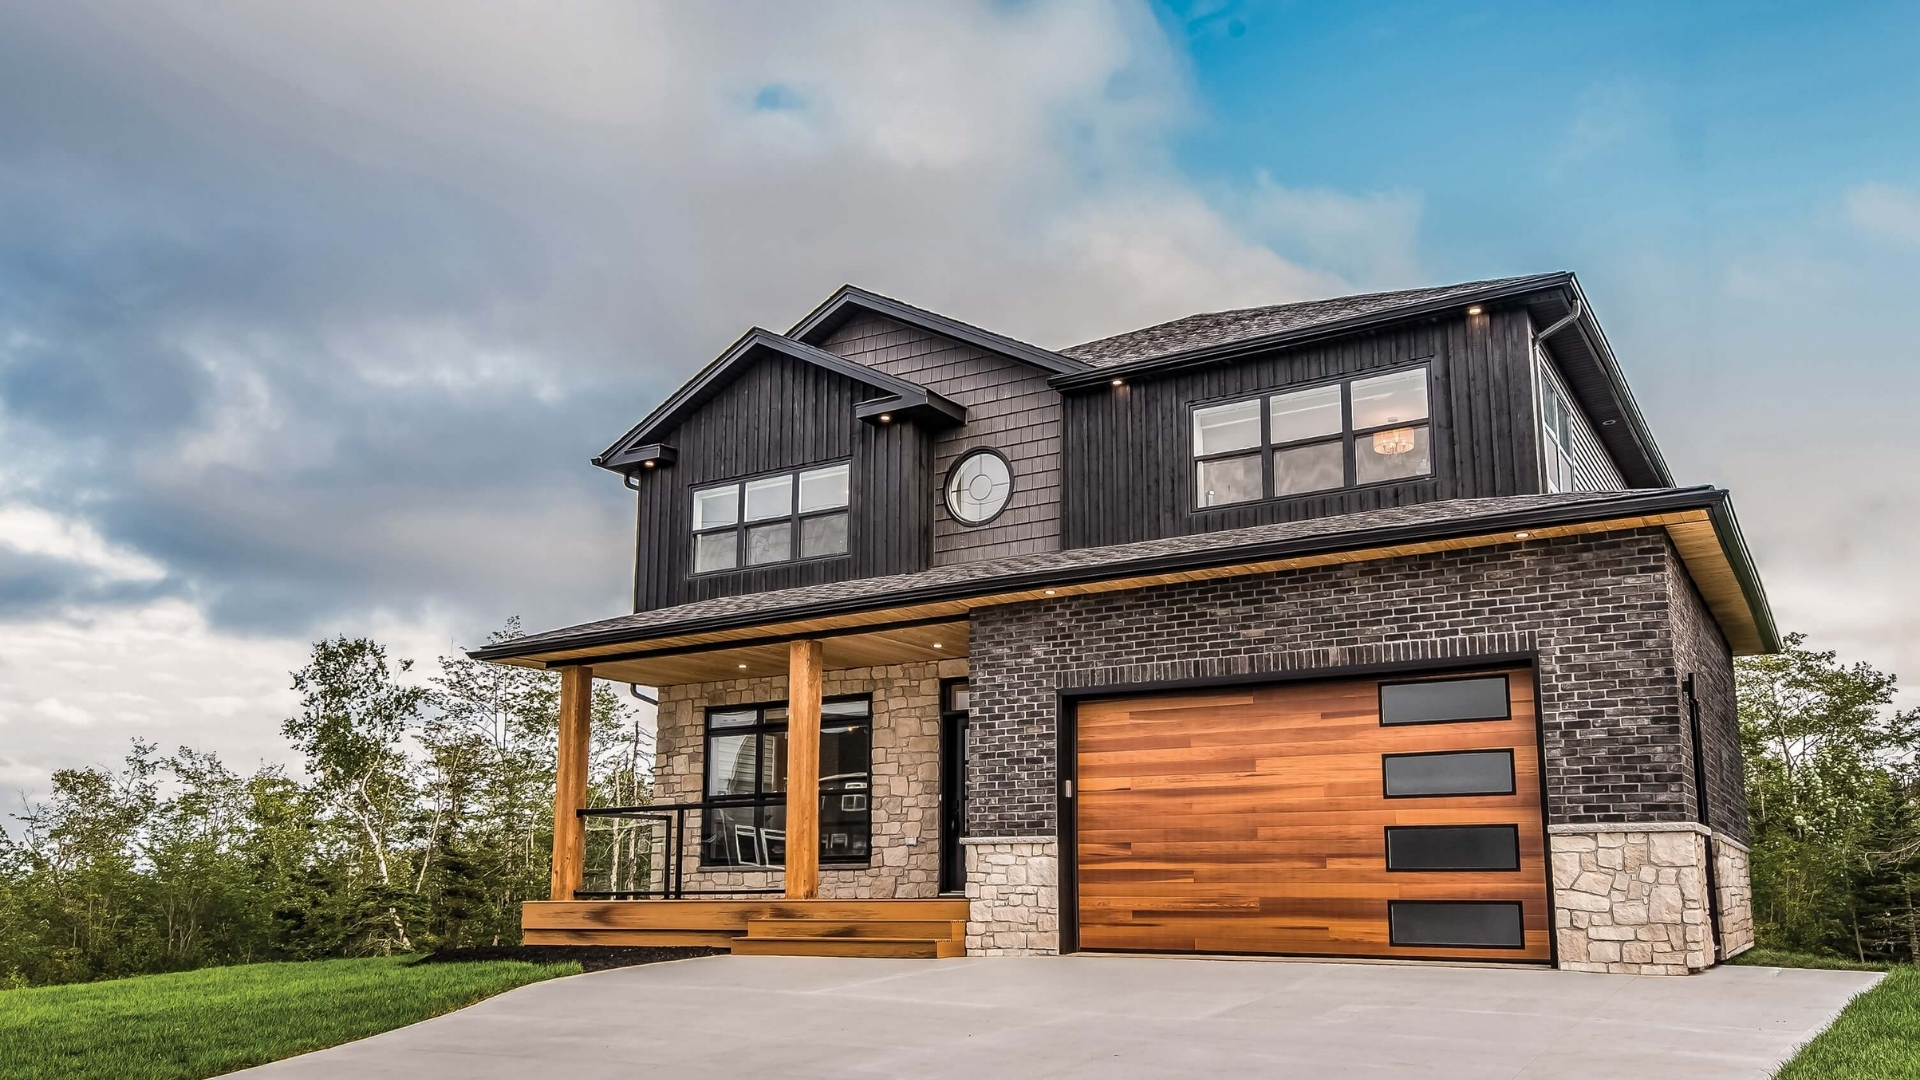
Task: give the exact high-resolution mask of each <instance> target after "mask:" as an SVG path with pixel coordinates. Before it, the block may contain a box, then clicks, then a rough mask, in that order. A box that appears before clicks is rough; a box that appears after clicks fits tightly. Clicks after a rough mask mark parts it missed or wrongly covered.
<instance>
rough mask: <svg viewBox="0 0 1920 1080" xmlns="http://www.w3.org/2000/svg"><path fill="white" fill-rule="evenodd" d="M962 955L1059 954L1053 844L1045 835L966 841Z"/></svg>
mask: <svg viewBox="0 0 1920 1080" xmlns="http://www.w3.org/2000/svg"><path fill="white" fill-rule="evenodd" d="M960 843H961V846H962V849H963V850H964V851H965V852H966V854H967V899H968V900H971V901H973V904H972V909H973V914H972V917H971V918H970V919H968V920H967V955H968V956H1032V955H1036V954H1043V953H1057V952H1059V951H1060V890H1059V887H1058V882H1059V866H1060V849H1059V845H1058V844H1057V843H1056V842H1055V841H1053V840H1051V839H1047V838H1045V837H1025V836H1012V837H977V838H976V837H967V838H966V839H964V840H962V841H960Z"/></svg>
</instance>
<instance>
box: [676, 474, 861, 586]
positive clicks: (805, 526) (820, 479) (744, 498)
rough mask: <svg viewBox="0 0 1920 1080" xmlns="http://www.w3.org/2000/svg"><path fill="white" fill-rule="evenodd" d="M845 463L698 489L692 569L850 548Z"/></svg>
mask: <svg viewBox="0 0 1920 1080" xmlns="http://www.w3.org/2000/svg"><path fill="white" fill-rule="evenodd" d="M847 475H848V467H847V465H846V463H845V462H842V463H841V464H838V465H828V466H825V467H824V468H819V469H803V470H800V471H798V472H788V473H779V474H777V475H774V476H762V477H757V478H755V479H751V480H736V481H734V482H732V483H728V484H717V485H714V486H712V487H703V488H696V489H695V490H694V493H693V572H694V573H696V574H706V573H711V572H713V571H716V570H732V569H734V568H735V567H739V566H764V565H766V564H768V563H781V562H789V561H791V560H793V559H796V558H798V559H819V558H825V557H827V556H832V555H845V554H846V553H847Z"/></svg>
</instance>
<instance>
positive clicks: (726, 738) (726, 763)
mask: <svg viewBox="0 0 1920 1080" xmlns="http://www.w3.org/2000/svg"><path fill="white" fill-rule="evenodd" d="M758 738H759V736H757V735H715V736H713V737H712V738H710V739H708V740H707V753H709V754H711V755H713V757H712V760H711V761H710V762H709V763H708V766H707V794H709V795H751V794H753V793H754V787H753V774H754V770H755V769H756V768H758V767H759V763H758V760H757V758H758V756H759V755H757V754H756V753H755V752H754V747H755V740H757V739H758Z"/></svg>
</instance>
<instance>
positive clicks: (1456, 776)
mask: <svg viewBox="0 0 1920 1080" xmlns="http://www.w3.org/2000/svg"><path fill="white" fill-rule="evenodd" d="M1380 768H1381V771H1382V772H1383V773H1384V774H1385V790H1386V793H1387V794H1388V795H1391V796H1401V795H1511V794H1513V751H1511V750H1466V751H1461V752H1459V753H1454V754H1386V755H1384V756H1383V757H1382V758H1381V762H1380Z"/></svg>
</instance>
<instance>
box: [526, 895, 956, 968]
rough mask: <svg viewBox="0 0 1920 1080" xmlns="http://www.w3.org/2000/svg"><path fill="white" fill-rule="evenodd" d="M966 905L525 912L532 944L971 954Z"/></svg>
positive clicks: (536, 907) (657, 905)
mask: <svg viewBox="0 0 1920 1080" xmlns="http://www.w3.org/2000/svg"><path fill="white" fill-rule="evenodd" d="M968 909H969V904H968V902H967V901H966V900H949V899H934V900H781V899H774V898H767V899H758V900H602V901H568V902H554V901H535V902H531V903H527V904H523V905H522V906H521V924H522V927H523V931H522V939H523V940H524V941H525V942H526V943H527V944H529V945H713V946H717V947H721V948H728V949H732V950H733V951H734V952H736V953H754V954H757V955H763V956H899V957H923V958H928V959H931V958H934V957H941V956H964V955H966V934H967V917H968Z"/></svg>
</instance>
